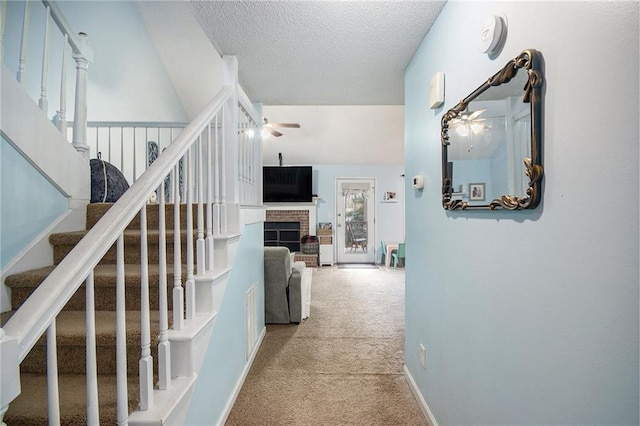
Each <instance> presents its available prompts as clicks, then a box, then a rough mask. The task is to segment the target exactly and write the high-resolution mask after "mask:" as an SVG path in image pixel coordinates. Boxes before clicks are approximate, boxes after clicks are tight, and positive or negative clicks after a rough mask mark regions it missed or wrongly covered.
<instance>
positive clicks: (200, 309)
mask: <svg viewBox="0 0 640 426" xmlns="http://www.w3.org/2000/svg"><path fill="white" fill-rule="evenodd" d="M253 210H255V211H254V212H253V213H252V214H251V213H250V214H248V215H247V214H243V213H244V209H241V208H240V207H239V206H238V205H234V206H231V207H230V208H228V209H227V214H228V215H229V217H228V223H229V224H230V225H231V226H229V228H230V229H237V230H239V231H240V232H234V233H229V234H225V235H217V236H215V237H214V264H215V265H216V267H215V269H214V271H211V272H208V273H205V274H201V275H195V276H194V279H195V282H196V287H195V288H196V316H195V318H194V319H193V320H189V321H186V322H185V327H184V328H183V329H182V330H170V331H169V341H170V342H171V357H172V359H171V371H172V374H171V375H172V386H171V387H170V388H169V389H167V390H159V389H154V406H153V408H151V409H150V410H147V411H139V410H136V411H133V412H132V413H131V414H130V415H129V424H130V425H132V426H150V425H182V424H184V421H185V418H186V416H187V412H188V409H189V406H190V402H191V397H192V392H193V388H194V386H195V384H196V383H197V378H198V373H199V372H200V369H201V368H202V363H203V361H204V356H205V354H206V351H207V348H208V347H209V344H210V340H211V335H212V333H213V329H214V327H215V320H216V316H217V312H218V311H219V309H220V304H221V303H222V300H223V298H224V293H225V290H226V287H227V283H228V280H229V274H230V272H231V269H232V266H233V265H234V262H235V258H236V254H237V251H238V245H239V243H240V237H241V235H242V230H243V229H244V225H245V224H247V223H254V222H255V221H256V218H257V221H260V220H264V209H263V208H258V209H253ZM256 211H261V212H262V215H260V214H259V213H258V215H257V216H256V213H255V212H256ZM260 217H262V218H263V219H260ZM261 341H262V339H260V340H259V342H258V343H260V342H261ZM258 348H259V344H257V345H256V348H255V349H254V353H255V352H257V350H258ZM253 358H254V357H252V358H251V363H252V362H253ZM250 367H251V365H248V366H247V371H248V368H250ZM242 382H244V377H242V378H241V380H240V382H239V385H240V386H241V385H242ZM235 396H237V395H234V397H233V400H235Z"/></svg>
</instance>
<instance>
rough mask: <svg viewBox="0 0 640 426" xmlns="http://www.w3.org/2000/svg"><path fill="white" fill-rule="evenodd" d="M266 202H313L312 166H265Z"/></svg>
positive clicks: (264, 189)
mask: <svg viewBox="0 0 640 426" xmlns="http://www.w3.org/2000/svg"><path fill="white" fill-rule="evenodd" d="M262 201H263V202H264V203H283V202H284V203H286V202H311V201H313V194H312V168H311V166H264V167H263V168H262Z"/></svg>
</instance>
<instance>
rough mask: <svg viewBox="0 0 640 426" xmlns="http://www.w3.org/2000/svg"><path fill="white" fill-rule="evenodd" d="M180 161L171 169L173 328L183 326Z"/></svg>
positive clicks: (179, 328) (180, 328)
mask: <svg viewBox="0 0 640 426" xmlns="http://www.w3.org/2000/svg"><path fill="white" fill-rule="evenodd" d="M179 168H180V162H179V161H178V163H176V167H175V169H174V171H173V194H174V197H175V198H174V200H173V329H174V330H182V327H184V289H183V288H182V252H181V248H180V239H181V238H180V182H179V180H180V178H179V177H180V171H179Z"/></svg>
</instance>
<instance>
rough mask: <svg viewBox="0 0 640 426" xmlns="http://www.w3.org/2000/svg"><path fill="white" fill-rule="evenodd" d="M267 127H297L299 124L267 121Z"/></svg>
mask: <svg viewBox="0 0 640 426" xmlns="http://www.w3.org/2000/svg"><path fill="white" fill-rule="evenodd" d="M266 126H267V127H271V128H273V127H290V128H293V129H299V128H300V125H299V124H298V123H267V124H266Z"/></svg>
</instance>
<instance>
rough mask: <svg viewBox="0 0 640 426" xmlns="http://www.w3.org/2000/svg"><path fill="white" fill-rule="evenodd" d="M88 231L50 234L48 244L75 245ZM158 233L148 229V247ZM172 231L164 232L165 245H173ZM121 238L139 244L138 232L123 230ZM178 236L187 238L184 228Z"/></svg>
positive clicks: (156, 237)
mask: <svg viewBox="0 0 640 426" xmlns="http://www.w3.org/2000/svg"><path fill="white" fill-rule="evenodd" d="M88 232H89V231H87V230H84V231H72V232H60V233H57V234H51V235H50V236H49V242H50V243H51V244H53V245H54V246H55V245H76V244H78V243H79V242H80V240H81V239H82V238H84V236H85V235H87V233H88ZM159 233H160V231H158V230H155V229H150V230H148V231H147V238H148V240H149V245H152V244H157V243H158V234H159ZM173 234H174V232H173V229H167V230H166V232H165V235H166V242H167V243H173ZM196 234H197V232H196V229H194V230H193V235H194V239H195V238H196ZM123 236H124V243H125V244H126V243H135V242H138V243H139V242H140V231H139V230H135V229H134V230H125V231H124V232H123ZM180 236H181V238H182V239H183V241H184V239H185V238H186V236H187V232H186V230H185V229H184V228H181V230H180Z"/></svg>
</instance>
